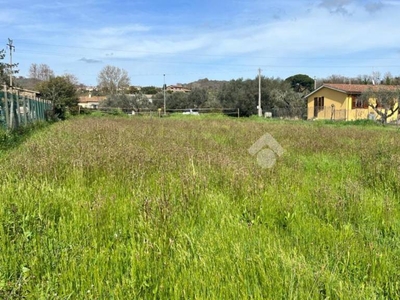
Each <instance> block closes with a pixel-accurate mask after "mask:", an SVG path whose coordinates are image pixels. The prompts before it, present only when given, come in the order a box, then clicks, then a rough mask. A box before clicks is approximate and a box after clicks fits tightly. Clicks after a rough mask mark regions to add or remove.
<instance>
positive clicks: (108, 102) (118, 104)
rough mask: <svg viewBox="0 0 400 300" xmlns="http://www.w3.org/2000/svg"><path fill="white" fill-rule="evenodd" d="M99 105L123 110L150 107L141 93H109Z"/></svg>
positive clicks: (137, 109) (129, 110) (138, 109)
mask: <svg viewBox="0 0 400 300" xmlns="http://www.w3.org/2000/svg"><path fill="white" fill-rule="evenodd" d="M100 107H112V108H120V109H122V110H123V111H126V112H131V111H132V110H135V111H140V110H141V109H144V108H150V107H151V103H150V101H149V100H148V99H147V98H146V96H145V95H143V94H135V95H125V94H121V95H111V96H109V97H107V99H105V100H103V101H102V102H101V103H100Z"/></svg>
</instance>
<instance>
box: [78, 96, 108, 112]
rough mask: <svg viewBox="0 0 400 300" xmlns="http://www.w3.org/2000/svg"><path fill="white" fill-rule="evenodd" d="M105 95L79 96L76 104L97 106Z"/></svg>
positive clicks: (87, 106)
mask: <svg viewBox="0 0 400 300" xmlns="http://www.w3.org/2000/svg"><path fill="white" fill-rule="evenodd" d="M106 98H107V97H105V96H89V97H79V102H78V105H79V106H80V107H83V108H92V109H97V108H99V104H100V102H101V101H103V100H105V99H106Z"/></svg>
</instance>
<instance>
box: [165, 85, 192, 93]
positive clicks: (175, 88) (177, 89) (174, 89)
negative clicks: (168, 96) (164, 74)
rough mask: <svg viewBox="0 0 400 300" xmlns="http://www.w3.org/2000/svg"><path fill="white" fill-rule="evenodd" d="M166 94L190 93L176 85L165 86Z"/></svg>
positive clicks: (181, 86)
mask: <svg viewBox="0 0 400 300" xmlns="http://www.w3.org/2000/svg"><path fill="white" fill-rule="evenodd" d="M167 92H184V93H188V92H190V90H189V89H187V88H185V87H184V86H183V85H181V84H177V85H169V86H167Z"/></svg>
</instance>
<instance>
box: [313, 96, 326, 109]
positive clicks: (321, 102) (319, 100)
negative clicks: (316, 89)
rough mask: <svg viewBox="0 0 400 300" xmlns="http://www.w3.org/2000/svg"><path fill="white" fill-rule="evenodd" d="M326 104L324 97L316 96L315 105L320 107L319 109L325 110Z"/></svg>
mask: <svg viewBox="0 0 400 300" xmlns="http://www.w3.org/2000/svg"><path fill="white" fill-rule="evenodd" d="M324 106H325V99H324V97H315V98H314V107H318V109H319V110H323V109H324Z"/></svg>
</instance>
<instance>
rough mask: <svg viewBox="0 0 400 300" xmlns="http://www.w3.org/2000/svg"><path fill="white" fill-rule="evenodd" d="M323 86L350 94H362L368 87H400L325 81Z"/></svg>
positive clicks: (392, 88) (377, 88)
mask: <svg viewBox="0 0 400 300" xmlns="http://www.w3.org/2000/svg"><path fill="white" fill-rule="evenodd" d="M322 87H327V88H331V89H334V90H338V91H341V92H344V93H348V94H361V93H362V92H365V91H366V90H368V89H372V90H380V89H384V90H396V89H400V86H397V85H372V84H343V83H325V84H324V85H323V86H322Z"/></svg>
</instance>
